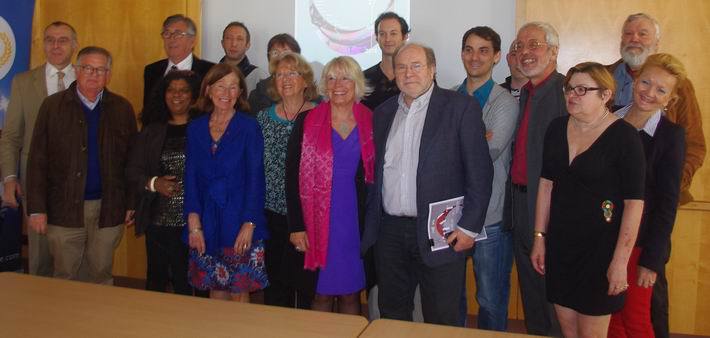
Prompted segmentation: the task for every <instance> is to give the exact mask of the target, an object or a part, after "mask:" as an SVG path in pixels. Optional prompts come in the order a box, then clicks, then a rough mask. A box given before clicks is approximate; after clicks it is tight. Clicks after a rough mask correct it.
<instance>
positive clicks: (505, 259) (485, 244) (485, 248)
mask: <svg viewBox="0 0 710 338" xmlns="http://www.w3.org/2000/svg"><path fill="white" fill-rule="evenodd" d="M502 225H503V222H499V223H495V224H491V225H488V226H486V234H487V235H488V238H487V239H484V240H482V241H480V242H476V245H475V246H474V247H473V255H472V256H473V272H474V275H475V277H476V301H477V302H478V306H479V309H478V328H479V329H482V330H495V331H505V330H506V329H507V327H508V297H509V295H510V271H511V269H512V266H513V239H512V238H513V237H512V233H511V232H510V231H505V230H503V229H502ZM463 282H464V290H463V293H462V294H461V305H460V309H461V310H460V311H461V320H462V322H461V326H465V325H466V318H467V313H468V309H467V305H466V288H465V286H466V277H465V276H464V281H463Z"/></svg>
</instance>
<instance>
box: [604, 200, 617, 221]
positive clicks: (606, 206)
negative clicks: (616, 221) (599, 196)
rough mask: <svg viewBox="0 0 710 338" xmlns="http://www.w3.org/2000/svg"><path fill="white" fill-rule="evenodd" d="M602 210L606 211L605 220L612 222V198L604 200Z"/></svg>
mask: <svg viewBox="0 0 710 338" xmlns="http://www.w3.org/2000/svg"><path fill="white" fill-rule="evenodd" d="M602 211H603V212H604V220H606V222H607V223H611V216H612V212H613V211H614V203H612V201H610V200H606V201H604V202H602Z"/></svg>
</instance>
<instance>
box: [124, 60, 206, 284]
mask: <svg viewBox="0 0 710 338" xmlns="http://www.w3.org/2000/svg"><path fill="white" fill-rule="evenodd" d="M199 86H200V82H199V79H198V78H197V75H196V74H195V73H193V72H191V71H189V70H182V71H172V72H170V73H168V74H167V75H165V77H164V78H163V79H162V80H161V81H160V83H159V84H158V86H157V87H156V88H155V90H154V91H153V99H151V100H149V101H148V102H151V103H152V104H153V105H152V106H148V107H146V108H145V109H143V113H142V114H141V117H140V119H141V123H142V124H143V130H141V132H140V134H138V137H137V138H136V143H135V145H134V147H133V150H132V153H131V159H130V161H129V163H128V166H127V169H126V175H127V176H128V179H129V180H130V182H131V186H132V187H133V189H134V190H135V192H136V196H137V198H136V201H139V202H138V205H137V206H136V236H138V235H141V234H143V233H145V235H146V236H145V237H146V239H145V245H146V256H147V259H148V262H147V263H148V264H147V265H148V266H147V270H148V271H147V273H146V289H147V290H152V291H161V292H165V291H166V289H167V285H168V282H170V283H171V284H172V289H173V291H174V292H175V293H178V294H184V295H191V294H192V287H190V285H189V284H188V282H187V255H188V250H187V245H185V243H183V241H182V239H181V236H182V232H183V228H184V227H185V218H184V217H183V212H182V211H183V189H182V182H183V180H182V177H183V171H184V169H185V140H186V134H185V132H186V130H187V123H188V121H189V120H190V119H191V118H194V117H195V116H196V115H197V111H196V110H193V109H191V107H192V105H193V104H194V103H195V100H196V99H197V96H198V93H199Z"/></svg>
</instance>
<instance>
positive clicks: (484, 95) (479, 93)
mask: <svg viewBox="0 0 710 338" xmlns="http://www.w3.org/2000/svg"><path fill="white" fill-rule="evenodd" d="M467 80H468V78H466V79H463V83H461V85H460V86H459V88H458V92H459V93H461V94H465V95H468V91H467V90H466V81H467ZM495 84H496V83H495V82H493V79H488V81H486V82H485V83H484V84H483V85H482V86H480V87H478V88H477V89H476V90H474V91H473V97H474V98H476V101H478V105H480V106H481V109H483V107H484V106H485V105H486V103H487V102H488V97H489V96H490V95H491V91H492V90H493V86H494V85H495Z"/></svg>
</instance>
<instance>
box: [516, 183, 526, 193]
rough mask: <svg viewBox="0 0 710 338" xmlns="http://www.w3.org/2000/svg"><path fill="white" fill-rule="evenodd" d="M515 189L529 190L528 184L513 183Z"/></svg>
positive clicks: (520, 190)
mask: <svg viewBox="0 0 710 338" xmlns="http://www.w3.org/2000/svg"><path fill="white" fill-rule="evenodd" d="M513 190H515V191H519V192H528V186H527V185H520V184H515V183H513Z"/></svg>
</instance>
